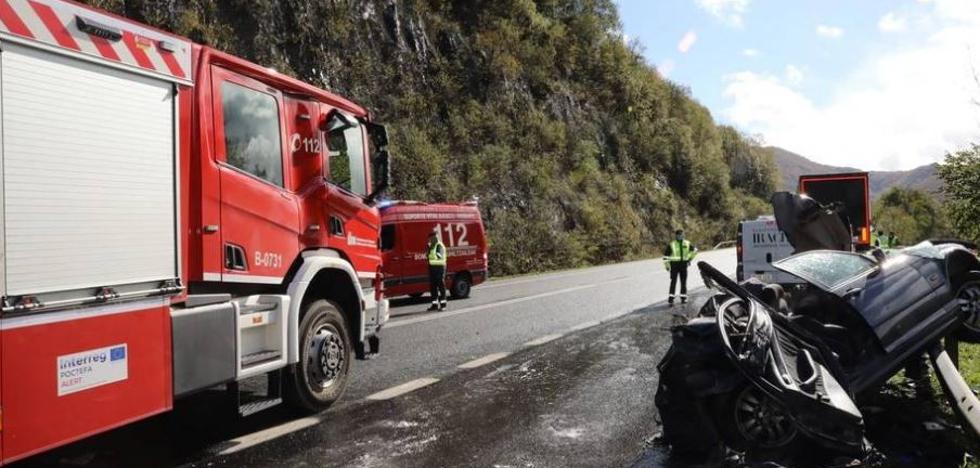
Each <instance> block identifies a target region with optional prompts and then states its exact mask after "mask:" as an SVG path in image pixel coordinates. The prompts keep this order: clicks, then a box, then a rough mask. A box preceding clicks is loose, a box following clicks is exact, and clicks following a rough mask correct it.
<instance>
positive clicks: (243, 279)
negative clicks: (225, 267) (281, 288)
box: [221, 273, 282, 284]
mask: <svg viewBox="0 0 980 468" xmlns="http://www.w3.org/2000/svg"><path fill="white" fill-rule="evenodd" d="M221 280H222V281H224V282H226V283H254V284H279V283H282V278H281V277H276V276H258V275H229V274H227V273H225V274H223V275H221Z"/></svg>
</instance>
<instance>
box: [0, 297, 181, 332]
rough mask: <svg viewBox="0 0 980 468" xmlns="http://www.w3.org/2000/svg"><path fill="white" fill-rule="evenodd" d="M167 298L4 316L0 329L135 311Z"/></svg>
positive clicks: (159, 304)
mask: <svg viewBox="0 0 980 468" xmlns="http://www.w3.org/2000/svg"><path fill="white" fill-rule="evenodd" d="M169 302H170V299H169V298H165V297H157V298H152V299H144V300H140V301H136V302H125V303H121V304H107V305H103V306H98V307H88V308H84V309H73V310H66V311H64V312H51V313H43V314H34V315H24V316H20V317H6V318H3V319H0V330H12V329H15V328H24V327H33V326H37V325H47V324H51V323H58V322H68V321H71V320H81V319H87V318H92V317H102V316H105V315H113V314H121V313H125V312H136V311H140V310H146V309H151V308H154V307H161V306H165V305H168V304H169Z"/></svg>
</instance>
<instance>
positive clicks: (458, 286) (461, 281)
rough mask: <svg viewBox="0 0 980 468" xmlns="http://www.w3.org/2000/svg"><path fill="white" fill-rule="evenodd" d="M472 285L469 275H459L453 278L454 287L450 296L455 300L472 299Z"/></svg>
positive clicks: (450, 291)
mask: <svg viewBox="0 0 980 468" xmlns="http://www.w3.org/2000/svg"><path fill="white" fill-rule="evenodd" d="M471 288H472V284H471V283H470V274H469V273H465V272H464V273H457V274H456V276H454V277H453V286H452V288H450V290H449V294H450V295H451V296H452V297H453V299H466V298H467V297H470V289H471Z"/></svg>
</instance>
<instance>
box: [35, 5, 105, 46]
mask: <svg viewBox="0 0 980 468" xmlns="http://www.w3.org/2000/svg"><path fill="white" fill-rule="evenodd" d="M51 11H53V12H54V16H55V17H57V18H58V22H60V23H61V24H64V25H66V29H68V34H69V35H71V37H72V39H74V40H75V43H76V44H78V48H79V49H80V50H81V51H82V52H83V53H86V54H89V55H94V56H96V57H99V58H103V57H102V54H100V53H99V49H97V48H95V44H94V43H92V41H91V40H89V39H88V38H87V37H86V38H80V37H78V36H75V35H74V34H72V32H73V31H74V29H75V28H73V27H72V26H71V24H72V23H73V22H75V16H74V15H69V16H67V17H66V16H65V15H66V14H67V12H65V11H63V10H59V9H57V8H52V9H51ZM44 29H45V30H46V29H47V28H44Z"/></svg>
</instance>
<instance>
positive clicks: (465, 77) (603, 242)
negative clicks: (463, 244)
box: [90, 0, 773, 274]
mask: <svg viewBox="0 0 980 468" xmlns="http://www.w3.org/2000/svg"><path fill="white" fill-rule="evenodd" d="M90 3H92V4H94V5H96V6H99V7H102V8H106V9H108V10H111V11H114V12H117V13H120V14H123V15H125V16H128V17H131V18H134V19H136V20H138V21H141V22H145V23H148V24H152V25H155V26H158V27H161V28H163V29H167V30H171V31H174V32H176V33H178V34H182V35H185V36H188V37H190V38H191V39H192V40H195V41H197V42H202V43H207V44H210V45H212V46H214V47H216V48H218V49H222V50H225V51H228V52H231V53H234V54H236V55H240V56H243V57H245V58H248V59H250V60H252V61H255V62H257V63H260V64H262V65H265V66H269V67H273V68H276V69H277V70H279V71H281V72H283V73H288V74H291V75H294V76H296V77H298V78H300V79H303V80H305V81H308V82H311V83H313V84H316V85H318V86H322V87H324V88H327V89H330V90H332V91H335V92H337V93H339V94H341V95H343V96H346V97H349V98H351V99H353V100H355V101H357V102H359V103H361V104H364V105H366V106H367V107H369V108H371V109H372V110H373V111H374V112H375V114H376V115H377V116H378V117H379V119H380V120H382V121H385V122H386V123H388V124H389V128H390V129H391V130H392V138H393V140H394V141H393V146H392V152H393V154H394V155H395V157H396V161H395V163H394V177H395V182H394V184H395V185H394V189H393V191H392V196H394V197H398V198H414V199H421V200H433V201H443V200H448V201H453V200H464V199H468V198H471V197H474V196H478V197H480V200H481V202H480V204H481V209H482V211H483V214H484V218H485V221H486V223H487V226H488V228H489V231H490V236H491V243H492V248H491V251H492V253H491V267H492V268H493V269H494V270H495V272H496V273H498V274H499V273H511V272H524V271H529V270H536V269H547V268H555V267H570V266H576V265H581V264H587V263H596V262H603V261H610V260H618V259H623V258H629V257H633V256H637V255H642V254H645V253H652V252H655V251H656V250H657V248H656V247H653V244H659V243H660V242H661V241H665V240H666V239H668V238H669V233H670V232H671V230H672V229H673V227H674V226H683V227H686V228H687V229H688V231H689V233H690V234H691V235H692V236H693V237H694V238H695V239H696V240H698V241H701V242H702V243H710V242H711V241H716V240H720V239H722V238H728V237H731V233H732V232H733V231H734V221H735V220H737V219H739V218H741V217H743V216H750V215H754V214H755V212H758V211H760V210H763V209H764V206H763V205H762V202H761V201H759V200H758V199H756V198H754V197H753V196H752V195H753V194H757V195H759V194H762V193H760V192H765V191H766V190H767V189H768V188H771V187H770V186H771V185H772V184H770V181H771V179H772V178H773V177H772V176H773V174H770V173H766V174H762V177H761V178H760V177H754V178H746V177H744V174H742V175H740V177H738V178H736V179H732V178H731V177H730V172H731V169H732V168H734V167H739V168H744V167H762V166H765V165H762V166H760V165H759V164H757V163H756V162H753V164H751V165H748V166H746V164H744V162H740V161H739V158H742V157H743V155H745V154H750V153H751V154H753V155H756V156H753V158H756V159H757V158H758V156H757V152H752V151H746V150H745V148H746V145H749V146H751V142H743V143H745V144H732V142H731V138H732V137H731V136H730V135H728V134H730V133H732V132H731V131H729V132H728V133H726V135H728V136H725V137H724V138H723V135H722V132H721V131H720V130H719V129H718V127H716V126H715V124H714V123H713V122H712V120H711V116H710V114H709V113H708V112H707V110H706V109H704V108H703V107H702V106H700V105H699V104H697V103H696V102H694V101H693V100H692V99H691V98H690V97H689V94H688V93H687V92H686V91H685V90H684V89H683V88H682V87H679V86H677V85H674V84H672V83H670V82H667V81H665V80H664V79H662V78H661V77H660V76H659V75H658V74H657V73H656V71H654V70H653V69H652V68H651V67H649V66H647V65H646V64H645V63H644V62H643V60H642V58H641V56H640V55H639V54H638V53H637V52H636V51H635V50H633V49H632V48H631V47H629V46H627V45H626V44H624V43H623V40H622V35H621V33H620V29H619V21H618V17H617V12H616V9H615V4H614V3H613V1H612V0H472V1H451V0H318V1H312V2H310V1H302V0H191V1H176V0H90ZM734 138H739V137H738V136H737V134H735V137H734ZM723 140H724V141H725V142H727V143H725V144H724V145H723ZM737 148H741V149H737ZM766 167H767V166H766ZM740 171H743V172H744V170H743V169H740ZM743 179H751V180H753V185H752V186H751V187H749V186H740V184H741V182H740V180H743ZM759 180H762V181H763V183H762V185H761V186H760V185H759ZM766 184H769V185H770V186H766Z"/></svg>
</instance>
